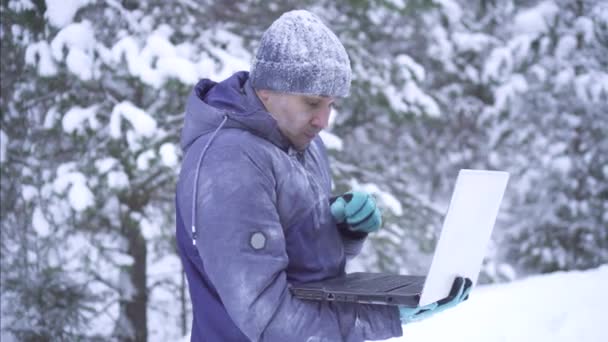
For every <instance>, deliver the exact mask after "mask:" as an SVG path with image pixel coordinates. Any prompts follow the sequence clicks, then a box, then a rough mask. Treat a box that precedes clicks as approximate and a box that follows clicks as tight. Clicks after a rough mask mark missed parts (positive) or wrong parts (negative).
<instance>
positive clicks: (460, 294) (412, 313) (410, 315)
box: [399, 277, 473, 324]
mask: <svg viewBox="0 0 608 342" xmlns="http://www.w3.org/2000/svg"><path fill="white" fill-rule="evenodd" d="M472 285H473V282H472V281H471V279H469V278H463V277H456V279H454V284H453V285H452V290H451V291H450V295H449V296H447V297H446V298H444V299H442V300H440V301H438V302H435V303H431V304H428V305H425V306H418V307H415V308H410V307H406V306H401V305H400V306H399V318H400V319H401V323H403V324H405V323H409V322H416V321H421V320H423V319H426V318H429V317H431V316H432V315H434V314H436V313H439V312H442V311H445V310H447V309H449V308H453V307H455V306H456V305H458V304H460V303H462V302H464V301H465V300H467V299H469V293H470V292H471V288H472Z"/></svg>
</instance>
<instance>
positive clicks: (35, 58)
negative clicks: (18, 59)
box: [25, 41, 57, 77]
mask: <svg viewBox="0 0 608 342" xmlns="http://www.w3.org/2000/svg"><path fill="white" fill-rule="evenodd" d="M25 63H26V64H28V65H35V66H37V70H38V75H40V76H42V77H51V76H55V75H57V66H56V65H55V61H54V60H53V57H52V54H51V46H50V45H49V43H48V42H46V41H40V42H37V43H33V44H30V45H28V46H27V49H26V50H25Z"/></svg>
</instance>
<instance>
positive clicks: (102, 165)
mask: <svg viewBox="0 0 608 342" xmlns="http://www.w3.org/2000/svg"><path fill="white" fill-rule="evenodd" d="M117 164H118V160H116V158H112V157H105V158H101V159H97V160H96V161H95V168H96V169H97V172H99V173H100V174H103V173H106V172H108V171H110V170H111V169H112V168H114V166H116V165H117Z"/></svg>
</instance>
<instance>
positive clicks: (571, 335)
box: [388, 265, 608, 342]
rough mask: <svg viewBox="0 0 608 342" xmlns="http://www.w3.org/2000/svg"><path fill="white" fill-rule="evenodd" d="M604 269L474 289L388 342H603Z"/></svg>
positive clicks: (607, 333)
mask: <svg viewBox="0 0 608 342" xmlns="http://www.w3.org/2000/svg"><path fill="white" fill-rule="evenodd" d="M607 284H608V265H604V266H602V267H600V268H597V269H594V270H589V271H584V272H581V271H573V272H559V273H553V274H549V275H537V276H533V277H530V278H527V279H522V280H518V281H514V282H511V283H507V284H500V285H490V286H479V287H478V288H476V289H474V290H473V292H472V294H471V297H470V299H469V300H468V301H466V302H464V303H463V304H461V305H460V306H458V307H456V308H453V309H450V310H447V311H445V312H443V313H440V314H437V315H436V316H434V317H432V318H430V319H428V320H424V321H421V322H418V323H412V324H408V325H405V326H404V327H403V337H400V338H394V339H390V340H388V341H393V342H397V341H404V342H405V341H453V342H459V341H463V342H465V341H466V342H476V341H480V342H503V341H518V342H527V341H529V342H538V341H552V342H571V341H585V342H604V341H608V329H605V324H606V321H605V317H606V313H605V310H606V307H608V292H606V290H605V289H606V285H607Z"/></svg>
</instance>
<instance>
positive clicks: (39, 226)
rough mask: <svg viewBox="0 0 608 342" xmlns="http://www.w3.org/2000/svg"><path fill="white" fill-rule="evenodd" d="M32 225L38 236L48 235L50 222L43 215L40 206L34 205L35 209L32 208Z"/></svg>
mask: <svg viewBox="0 0 608 342" xmlns="http://www.w3.org/2000/svg"><path fill="white" fill-rule="evenodd" d="M32 226H33V227H34V230H35V231H36V233H38V236H40V237H47V236H49V234H50V231H51V229H50V224H49V222H48V221H47V220H46V218H45V217H44V213H43V212H42V209H40V207H36V209H34V214H33V215H32Z"/></svg>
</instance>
